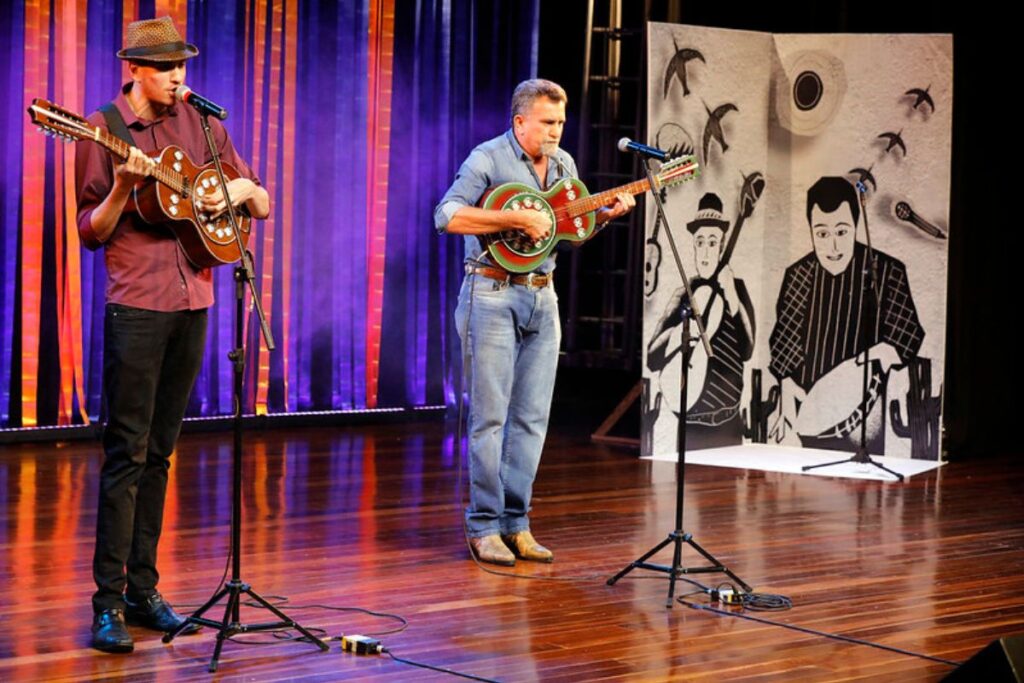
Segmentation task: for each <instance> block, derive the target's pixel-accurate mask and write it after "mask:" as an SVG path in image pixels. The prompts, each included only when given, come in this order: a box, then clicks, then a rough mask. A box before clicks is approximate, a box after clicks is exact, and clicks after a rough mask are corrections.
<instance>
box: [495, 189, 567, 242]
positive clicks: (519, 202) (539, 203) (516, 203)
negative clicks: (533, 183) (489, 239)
mask: <svg viewBox="0 0 1024 683" xmlns="http://www.w3.org/2000/svg"><path fill="white" fill-rule="evenodd" d="M502 209H503V210H504V211H545V212H547V214H548V217H550V218H551V220H552V223H554V219H555V216H554V213H553V212H552V210H551V206H550V205H549V204H548V203H547V202H546V201H545V200H543V199H541V198H540V197H538V196H536V195H532V194H526V193H523V194H518V195H515V196H514V197H511V198H509V199H508V200H507V201H506V202H505V204H504V205H503V206H502ZM554 233H555V230H554V225H552V230H551V232H550V233H549V234H548V236H547V238H546V239H543V240H541V241H539V242H534V241H533V240H532V239H530V237H529V235H527V234H526V233H525V232H523V231H522V230H504V231H502V232H501V233H500V236H501V241H502V242H503V243H504V244H505V246H506V247H507V248H508V249H510V250H511V251H513V252H515V253H516V254H519V255H520V256H534V255H536V254H539V253H541V252H543V251H544V250H545V249H546V248H547V247H548V245H549V244H551V241H552V240H553V239H554V238H555V235H554Z"/></svg>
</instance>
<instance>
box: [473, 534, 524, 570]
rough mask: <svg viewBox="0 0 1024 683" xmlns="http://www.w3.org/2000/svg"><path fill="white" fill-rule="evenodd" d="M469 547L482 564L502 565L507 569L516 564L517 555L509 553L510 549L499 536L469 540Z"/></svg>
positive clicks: (492, 535) (493, 535)
mask: <svg viewBox="0 0 1024 683" xmlns="http://www.w3.org/2000/svg"><path fill="white" fill-rule="evenodd" d="M469 545H470V547H471V548H473V553H474V554H475V555H476V556H477V558H479V559H480V561H481V562H489V563H491V564H501V565H505V566H506V567H512V566H514V565H515V563H516V558H515V555H513V554H512V553H511V552H509V549H508V548H506V547H505V544H504V543H502V542H501V537H500V536H498V534H491V535H490V536H483V537H481V538H471V539H469Z"/></svg>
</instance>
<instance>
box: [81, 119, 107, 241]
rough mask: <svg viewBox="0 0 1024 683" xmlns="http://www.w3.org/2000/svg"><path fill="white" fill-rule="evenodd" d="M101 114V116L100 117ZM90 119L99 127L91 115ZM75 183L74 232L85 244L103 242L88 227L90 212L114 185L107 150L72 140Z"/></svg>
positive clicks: (90, 226)
mask: <svg viewBox="0 0 1024 683" xmlns="http://www.w3.org/2000/svg"><path fill="white" fill-rule="evenodd" d="M101 118H102V117H101ZM89 121H90V123H92V124H93V125H96V126H98V127H100V128H103V129H104V130H105V129H106V127H105V126H102V125H99V122H98V121H96V120H95V119H94V118H93V117H89ZM75 186H76V188H77V190H78V215H77V220H78V235H79V237H80V238H81V240H82V244H84V245H85V246H86V248H88V249H91V250H93V251H95V250H96V249H99V248H100V247H101V246H103V243H102V242H101V241H100V240H99V239H98V238H97V237H96V232H95V231H94V230H93V228H92V212H93V210H94V209H95V208H96V207H97V206H99V204H100V202H102V201H103V200H104V199H106V198H107V195H108V194H110V189H111V188H112V187H113V186H114V169H113V165H112V162H111V160H110V155H109V154H107V151H106V150H105V149H103V148H102V147H100V146H99V145H98V144H96V143H94V142H92V141H84V142H77V143H75Z"/></svg>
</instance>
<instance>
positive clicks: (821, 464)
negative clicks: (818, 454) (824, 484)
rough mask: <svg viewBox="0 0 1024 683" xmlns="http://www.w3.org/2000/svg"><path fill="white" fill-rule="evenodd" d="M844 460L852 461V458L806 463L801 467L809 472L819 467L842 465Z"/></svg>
mask: <svg viewBox="0 0 1024 683" xmlns="http://www.w3.org/2000/svg"><path fill="white" fill-rule="evenodd" d="M847 452H849V451H847ZM844 462H850V458H846V459H845V460H836V461H834V462H822V463H818V464H817V465H804V466H803V467H801V468H800V469H801V470H803V471H804V472H807V471H809V470H816V469H818V468H819V467H831V466H832V465H842V464H843V463H844Z"/></svg>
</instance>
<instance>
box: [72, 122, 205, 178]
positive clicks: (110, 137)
mask: <svg viewBox="0 0 1024 683" xmlns="http://www.w3.org/2000/svg"><path fill="white" fill-rule="evenodd" d="M90 139H91V140H92V141H93V142H96V143H98V144H99V145H102V146H103V147H104V148H105V149H106V150H107V151H108V152H110V153H111V154H113V155H114V156H115V157H117V158H118V159H120V160H121V161H122V162H124V161H127V160H128V157H129V155H130V154H131V151H130V150H131V148H130V147H129V146H128V143H127V142H125V141H124V140H122V139H121V138H119V137H117V136H116V135H114V134H113V133H109V132H107V131H104V130H102V129H100V128H96V129H95V130H94V131H93V137H92V138H90ZM151 175H152V177H153V178H154V179H155V180H156V181H157V182H159V183H163V184H164V185H166V186H167V187H169V188H171V189H172V190H174V191H175V192H178V193H180V194H185V193H186V190H187V185H186V183H185V177H184V176H182V175H181V174H180V173H178V172H176V171H174V170H173V169H170V168H167V167H166V166H163V165H162V164H157V165H156V167H155V168H154V169H153V173H152V174H151Z"/></svg>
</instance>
